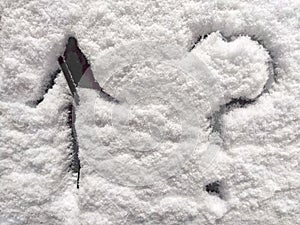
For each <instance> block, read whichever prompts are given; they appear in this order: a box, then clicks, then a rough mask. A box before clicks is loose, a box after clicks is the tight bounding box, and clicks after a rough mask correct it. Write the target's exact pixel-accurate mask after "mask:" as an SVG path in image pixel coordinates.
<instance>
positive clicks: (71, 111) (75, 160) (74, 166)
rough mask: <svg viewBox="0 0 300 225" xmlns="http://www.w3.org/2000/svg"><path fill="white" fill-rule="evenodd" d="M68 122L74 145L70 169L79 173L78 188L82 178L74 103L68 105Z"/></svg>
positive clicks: (72, 144)
mask: <svg viewBox="0 0 300 225" xmlns="http://www.w3.org/2000/svg"><path fill="white" fill-rule="evenodd" d="M67 124H68V126H69V127H70V129H71V147H72V150H73V151H72V153H71V155H72V160H71V164H70V169H71V170H72V171H73V172H74V173H76V174H77V184H76V185H77V188H79V179H80V168H81V167H80V159H79V156H78V152H79V146H78V141H77V133H76V129H75V108H74V107H73V104H70V105H69V106H68V120H67Z"/></svg>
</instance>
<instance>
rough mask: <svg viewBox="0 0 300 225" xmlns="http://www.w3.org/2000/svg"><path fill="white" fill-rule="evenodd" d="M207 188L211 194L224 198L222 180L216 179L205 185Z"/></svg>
mask: <svg viewBox="0 0 300 225" xmlns="http://www.w3.org/2000/svg"><path fill="white" fill-rule="evenodd" d="M205 190H206V192H207V193H209V194H211V195H217V196H218V197H220V198H223V193H222V183H221V181H214V182H212V183H209V184H207V185H205Z"/></svg>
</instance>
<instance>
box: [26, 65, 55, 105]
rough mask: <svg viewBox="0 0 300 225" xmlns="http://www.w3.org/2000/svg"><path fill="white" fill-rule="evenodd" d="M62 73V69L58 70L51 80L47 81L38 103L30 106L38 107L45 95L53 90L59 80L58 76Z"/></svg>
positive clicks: (51, 75) (35, 102) (50, 77)
mask: <svg viewBox="0 0 300 225" xmlns="http://www.w3.org/2000/svg"><path fill="white" fill-rule="evenodd" d="M59 73H60V69H57V70H55V71H54V72H53V73H51V74H50V76H49V78H48V79H47V80H46V81H45V83H46V84H45V85H43V87H42V88H43V89H44V90H43V91H42V93H43V95H42V96H41V97H40V98H39V99H38V100H36V101H34V102H32V103H31V104H30V103H29V104H30V105H33V106H38V105H39V104H40V103H41V102H42V101H43V100H44V98H45V94H47V93H48V91H49V90H50V89H52V88H53V86H54V84H55V79H56V78H57V75H58V74H59Z"/></svg>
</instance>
